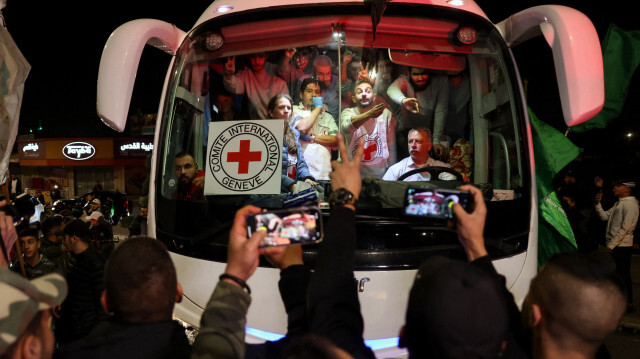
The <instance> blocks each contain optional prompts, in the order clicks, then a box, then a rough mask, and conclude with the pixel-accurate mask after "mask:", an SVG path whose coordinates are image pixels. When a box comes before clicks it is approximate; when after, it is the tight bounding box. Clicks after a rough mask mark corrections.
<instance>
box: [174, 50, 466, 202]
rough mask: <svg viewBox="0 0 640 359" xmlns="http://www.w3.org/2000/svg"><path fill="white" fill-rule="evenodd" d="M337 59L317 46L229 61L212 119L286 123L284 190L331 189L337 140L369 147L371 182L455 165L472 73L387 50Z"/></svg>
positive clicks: (218, 82) (212, 74)
mask: <svg viewBox="0 0 640 359" xmlns="http://www.w3.org/2000/svg"><path fill="white" fill-rule="evenodd" d="M336 62H337V59H336V58H335V54H334V53H333V52H327V51H326V50H325V51H322V50H321V49H319V48H317V47H314V46H311V47H304V48H299V49H295V48H293V49H287V50H283V51H279V52H278V51H274V52H270V53H253V54H249V55H245V56H242V57H237V58H236V57H229V58H226V60H225V62H223V63H216V64H213V65H211V66H210V69H209V72H208V73H207V75H208V79H209V82H208V83H209V95H210V97H211V99H212V100H211V106H212V108H211V111H209V112H210V113H211V118H210V120H211V121H221V120H225V119H226V120H238V119H251V120H257V119H283V120H285V122H286V124H287V125H286V126H285V128H284V148H283V157H284V161H283V163H284V165H283V166H286V168H285V169H283V172H282V179H283V180H282V192H283V193H287V192H290V191H292V190H294V189H297V190H300V187H301V186H300V182H307V183H311V182H313V183H315V184H312V186H317V185H318V184H322V183H323V182H328V179H329V177H328V176H329V172H330V170H331V167H330V162H331V160H335V159H336V158H337V154H338V151H337V140H336V138H337V137H336V135H337V134H338V133H341V134H342V135H343V136H344V138H345V140H346V142H347V145H348V147H349V151H348V156H349V158H352V156H353V154H354V153H355V148H356V146H357V144H358V143H360V142H362V143H363V144H364V149H365V152H364V157H363V160H362V165H361V175H362V176H363V177H365V176H375V177H377V178H381V179H385V180H395V179H397V178H398V177H399V176H400V175H401V174H403V173H400V172H401V171H402V170H405V169H408V168H411V169H417V168H425V167H433V166H439V167H450V166H451V164H452V163H450V157H451V156H450V152H451V151H453V150H454V145H455V144H456V143H457V141H459V140H461V141H465V140H467V139H469V138H470V134H469V123H470V112H469V111H470V109H469V104H470V102H469V100H470V96H469V86H468V76H466V75H465V74H463V73H447V72H444V71H435V70H431V69H426V68H418V67H409V66H398V65H396V64H394V63H392V62H391V61H390V59H389V57H388V55H387V54H386V52H384V51H372V52H371V51H366V49H357V48H350V47H345V49H344V51H343V52H342V58H341V60H340V61H339V65H336ZM339 66H340V67H341V70H342V71H340V72H339V73H340V76H338V67H339ZM338 89H340V91H338ZM339 97H340V98H339ZM281 102H282V103H284V102H286V104H282V103H281ZM276 106H279V107H278V108H276ZM340 109H341V110H340ZM205 112H207V111H205ZM291 129H293V130H291ZM415 132H417V133H419V134H421V135H422V136H421V137H422V138H421V139H420V141H422V142H424V145H423V146H418V148H416V146H415V145H413V144H411V143H410V142H411V141H412V140H411V139H409V136H410V135H411V133H415ZM413 142H414V143H415V142H416V140H413ZM183 150H186V149H183ZM429 159H431V160H430V161H429ZM434 161H437V162H436V163H434ZM195 162H196V161H194V163H195ZM400 162H402V165H400V166H396V167H395V168H394V169H393V170H391V167H392V166H393V165H396V164H398V163H400ZM176 168H177V167H176ZM455 170H456V171H458V172H459V173H461V174H464V169H463V168H461V167H460V166H457V167H455ZM176 171H178V170H177V169H176ZM176 176H178V174H176ZM180 176H182V174H181V175H180ZM428 177H429V174H425V175H423V176H420V175H418V176H412V177H411V178H410V179H408V180H425V178H427V180H428ZM179 178H182V177H179ZM462 179H463V180H464V181H467V182H468V181H469V178H468V177H467V176H463V177H462ZM199 185H202V184H200V183H199ZM294 185H296V186H294ZM303 187H305V188H306V187H307V186H306V185H303ZM178 190H179V191H181V189H178ZM182 191H183V192H184V190H183V189H182ZM178 196H180V194H178ZM189 198H190V199H194V198H201V196H191V197H189Z"/></svg>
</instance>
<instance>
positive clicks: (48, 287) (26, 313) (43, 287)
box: [0, 267, 68, 354]
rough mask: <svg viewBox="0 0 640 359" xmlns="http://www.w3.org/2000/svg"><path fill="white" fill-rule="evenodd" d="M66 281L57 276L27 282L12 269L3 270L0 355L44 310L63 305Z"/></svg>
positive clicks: (0, 287) (0, 272) (0, 269)
mask: <svg viewBox="0 0 640 359" xmlns="http://www.w3.org/2000/svg"><path fill="white" fill-rule="evenodd" d="M67 291H68V288H67V282H66V281H65V279H64V277H62V276H61V275H60V274H58V273H51V274H47V275H44V276H42V277H38V278H35V279H32V280H28V279H26V278H24V277H22V276H21V275H19V274H17V273H14V272H13V271H11V270H10V269H9V268H4V267H3V268H0V293H2V295H0V354H2V353H4V352H5V351H6V350H7V348H8V347H9V346H10V345H11V344H12V343H13V342H15V341H16V340H17V339H18V338H19V337H20V335H21V334H22V333H23V332H24V331H25V329H26V328H27V326H28V325H29V323H30V322H31V320H32V319H33V317H35V315H36V314H38V312H39V311H41V310H47V309H50V308H53V307H55V306H57V305H60V304H61V303H62V301H63V300H64V299H65V298H66V296H67Z"/></svg>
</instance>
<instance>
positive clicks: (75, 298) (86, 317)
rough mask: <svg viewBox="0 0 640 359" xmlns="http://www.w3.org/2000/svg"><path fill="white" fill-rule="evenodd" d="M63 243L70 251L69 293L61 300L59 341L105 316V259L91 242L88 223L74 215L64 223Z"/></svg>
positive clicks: (78, 334) (86, 329)
mask: <svg viewBox="0 0 640 359" xmlns="http://www.w3.org/2000/svg"><path fill="white" fill-rule="evenodd" d="M64 235H65V236H64V237H65V238H64V245H65V247H67V249H69V250H70V252H71V261H70V262H69V272H68V274H67V282H68V283H69V296H68V297H67V299H66V300H65V301H64V303H62V309H61V312H60V320H59V321H58V322H57V324H56V338H57V339H58V342H59V343H60V344H65V343H69V342H71V341H75V340H78V339H80V338H82V337H83V336H85V335H86V334H87V333H89V332H90V331H91V329H93V328H94V327H95V326H96V324H97V323H98V321H100V320H102V319H105V318H106V313H105V312H104V310H103V309H102V306H101V305H100V297H101V296H102V291H103V290H104V280H103V273H104V260H103V259H102V257H100V254H98V252H97V251H96V249H95V248H93V246H91V245H90V244H89V224H88V223H86V222H84V221H82V220H80V219H73V220H71V221H69V223H67V224H66V225H65V227H64Z"/></svg>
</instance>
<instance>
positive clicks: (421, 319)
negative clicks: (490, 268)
mask: <svg viewBox="0 0 640 359" xmlns="http://www.w3.org/2000/svg"><path fill="white" fill-rule="evenodd" d="M405 320H406V326H405V338H404V339H405V344H406V346H407V348H408V349H409V350H410V351H411V352H412V356H416V357H451V358H463V357H481V358H485V357H486V358H490V357H498V355H499V354H500V352H501V350H502V343H503V341H504V340H505V339H506V337H507V334H508V329H509V324H508V323H509V321H508V309H507V305H506V301H505V299H504V297H503V294H502V291H501V290H500V287H499V286H498V285H497V284H496V280H495V278H493V277H492V276H491V275H489V274H488V273H486V272H484V271H483V270H482V269H481V268H480V267H478V266H476V265H474V264H471V263H468V262H464V261H460V260H454V259H450V258H446V257H441V256H436V257H431V258H428V259H427V260H425V261H424V262H423V263H422V264H421V265H420V268H419V269H418V272H417V273H416V277H415V280H414V283H413V286H412V288H411V291H410V293H409V303H408V305H407V313H406V319H405Z"/></svg>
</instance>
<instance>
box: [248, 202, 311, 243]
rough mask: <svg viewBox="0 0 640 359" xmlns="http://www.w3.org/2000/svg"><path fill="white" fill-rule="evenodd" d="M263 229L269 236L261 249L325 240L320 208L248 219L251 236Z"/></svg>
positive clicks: (285, 211) (274, 212)
mask: <svg viewBox="0 0 640 359" xmlns="http://www.w3.org/2000/svg"><path fill="white" fill-rule="evenodd" d="M261 228H262V229H264V230H266V231H267V236H266V238H265V239H264V240H263V241H262V242H261V243H260V248H263V247H277V246H288V245H292V244H310V243H318V242H320V241H322V238H323V230H322V215H321V213H320V210H319V209H318V207H296V208H289V209H283V210H277V211H271V212H262V213H258V214H254V215H250V216H248V217H247V231H248V234H249V236H251V235H252V234H253V233H254V232H255V231H257V230H258V229H261Z"/></svg>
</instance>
